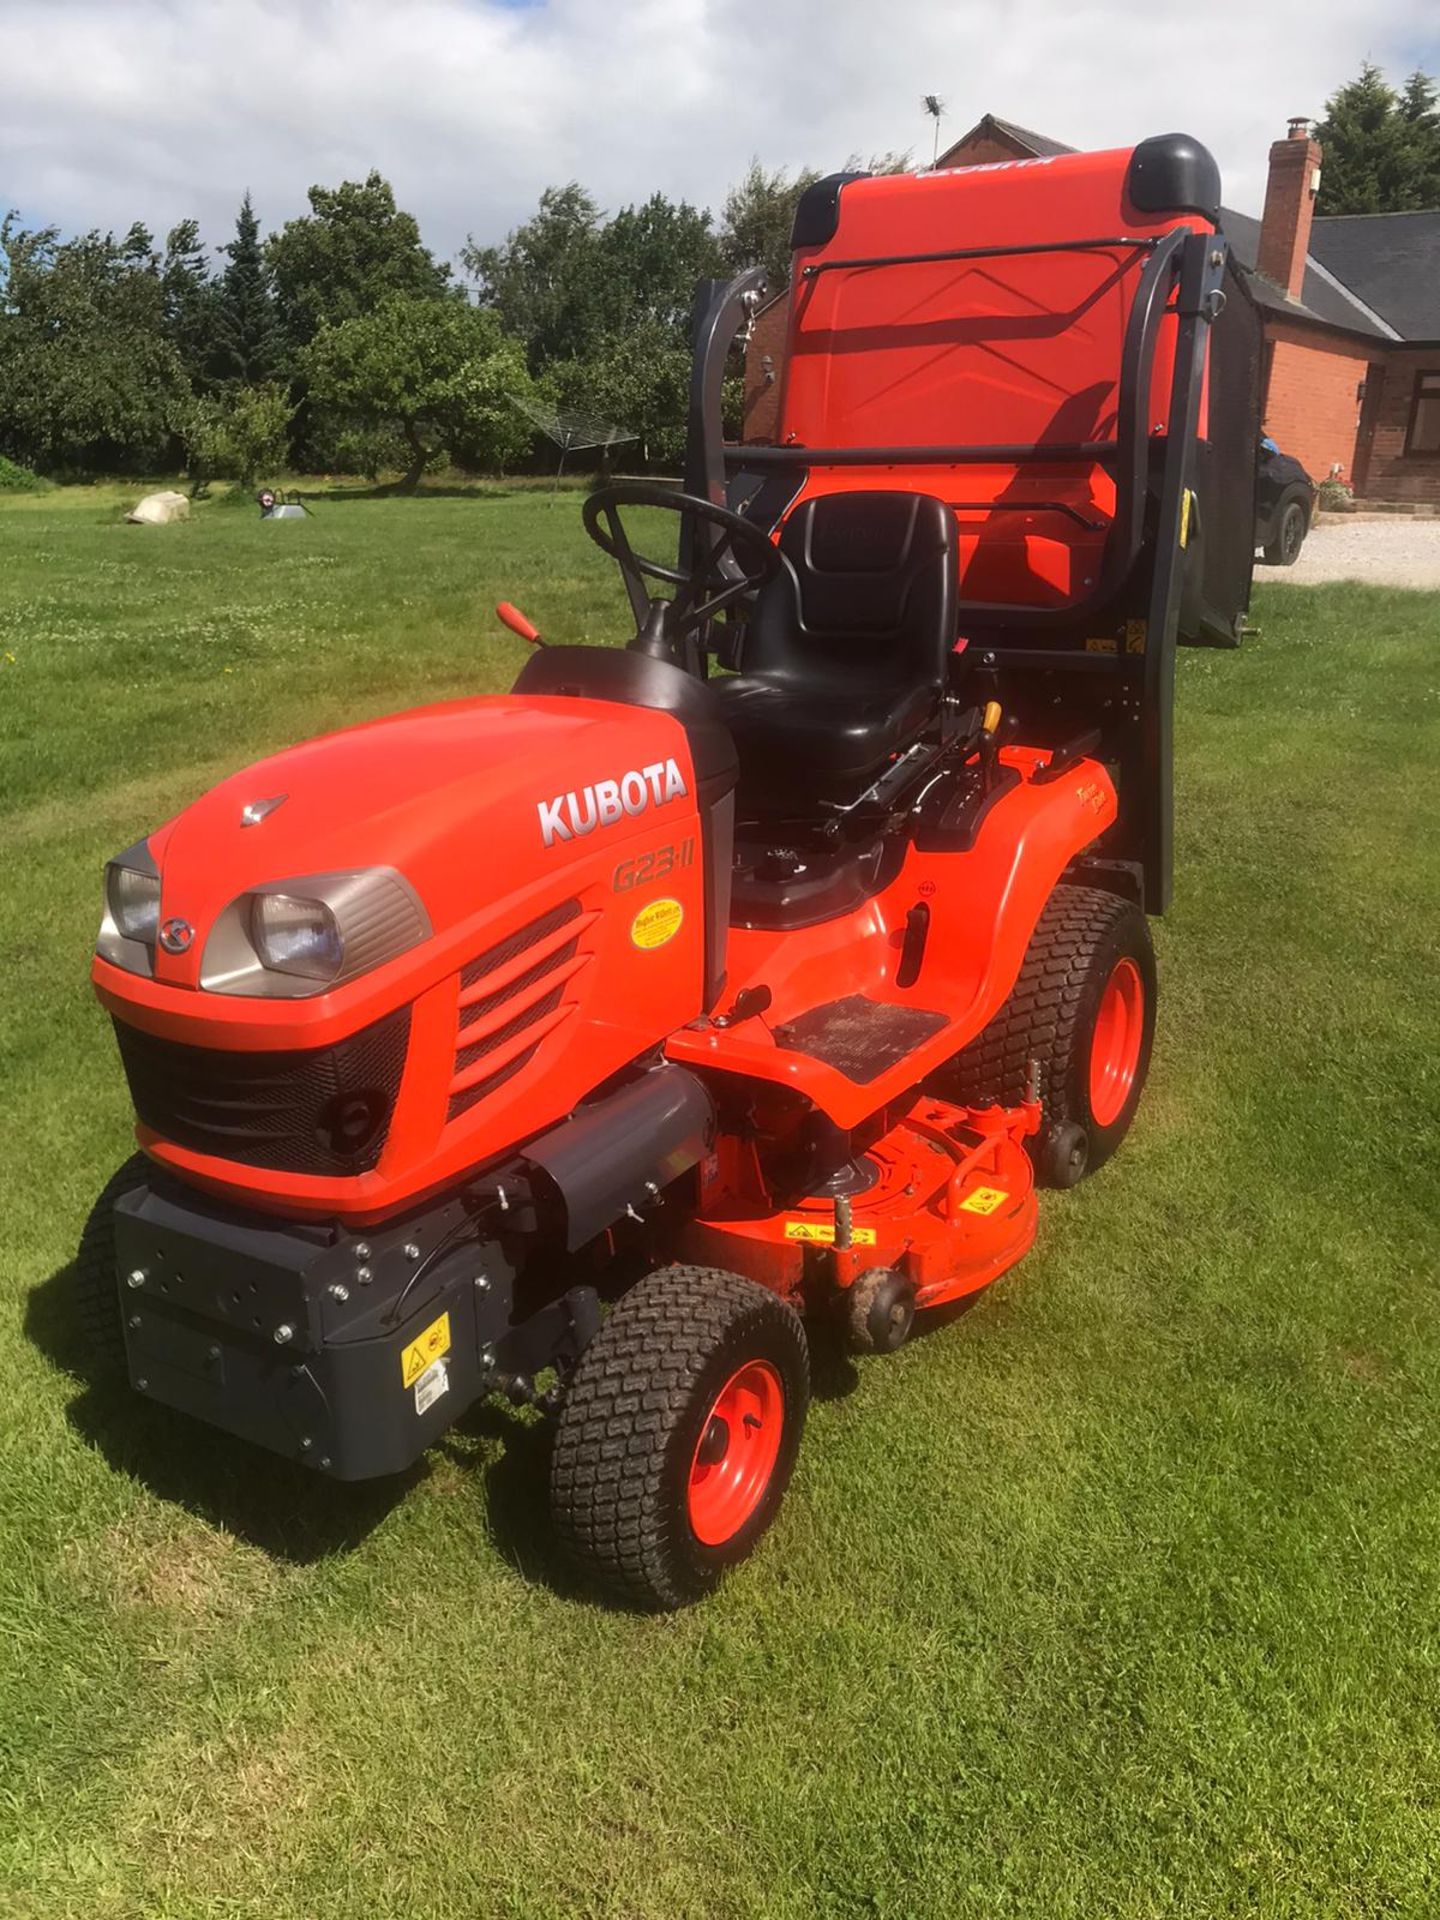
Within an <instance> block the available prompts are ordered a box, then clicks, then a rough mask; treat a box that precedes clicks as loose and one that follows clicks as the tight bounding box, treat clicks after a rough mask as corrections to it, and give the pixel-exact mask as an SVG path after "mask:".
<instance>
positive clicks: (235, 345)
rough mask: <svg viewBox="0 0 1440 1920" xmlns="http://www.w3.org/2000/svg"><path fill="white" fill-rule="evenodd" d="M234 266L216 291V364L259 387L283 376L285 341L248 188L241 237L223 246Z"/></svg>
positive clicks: (239, 221)
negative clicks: (262, 383) (265, 382)
mask: <svg viewBox="0 0 1440 1920" xmlns="http://www.w3.org/2000/svg"><path fill="white" fill-rule="evenodd" d="M222 251H223V252H224V254H225V256H226V258H227V259H228V260H229V263H230V264H229V265H228V266H227V267H226V269H225V271H224V272H223V273H222V274H221V276H220V285H219V289H218V292H217V296H216V312H215V329H214V331H215V351H214V368H215V375H216V378H217V379H219V380H221V381H226V382H229V381H238V382H240V383H241V384H242V385H244V386H253V385H255V384H257V383H260V382H264V381H267V380H274V379H276V378H278V377H279V375H280V374H281V372H282V371H283V369H284V363H285V342H284V338H283V336H282V334H281V331H280V322H279V315H278V313H277V311H276V306H275V291H274V287H273V286H272V284H271V276H270V269H269V267H268V266H267V265H266V261H265V250H264V247H263V246H262V245H261V241H260V222H259V220H258V219H257V218H256V217H255V208H254V206H253V205H252V204H251V200H250V195H249V194H248V193H247V194H246V195H245V198H244V199H243V200H242V201H241V202H240V211H239V212H238V213H237V214H236V216H235V238H234V239H233V240H232V241H230V243H229V245H228V246H226V247H224V248H223V249H222Z"/></svg>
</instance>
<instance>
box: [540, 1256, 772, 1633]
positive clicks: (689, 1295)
mask: <svg viewBox="0 0 1440 1920" xmlns="http://www.w3.org/2000/svg"><path fill="white" fill-rule="evenodd" d="M757 1358H758V1359H768V1360H771V1361H772V1362H773V1363H774V1364H775V1365H776V1366H777V1368H778V1370H779V1372H780V1375H781V1378H782V1381H783V1383H784V1387H785V1400H786V1407H785V1427H784V1432H783V1436H782V1442H781V1448H780V1456H779V1458H778V1460H777V1461H776V1464H775V1469H774V1472H773V1474H772V1476H771V1479H770V1482H769V1485H768V1487H767V1489H766V1493H765V1497H764V1499H763V1501H762V1502H761V1504H760V1506H759V1508H758V1509H757V1511H756V1512H755V1513H754V1514H753V1515H752V1516H751V1518H750V1519H749V1520H748V1521H747V1522H746V1524H745V1525H744V1526H743V1527H742V1528H741V1529H740V1531H739V1532H738V1533H737V1534H736V1535H735V1536H734V1538H733V1539H732V1540H730V1541H728V1542H726V1543H725V1545H724V1546H723V1547H706V1546H703V1545H702V1544H701V1543H700V1542H699V1541H698V1540H697V1539H696V1538H695V1536H694V1535H693V1533H692V1532H691V1531H690V1527H689V1524H688V1519H687V1517H686V1504H685V1488H686V1483H687V1480H688V1474H689V1468H690V1462H691V1460H692V1458H693V1455H694V1450H695V1446H696V1444H697V1442H698V1439H699V1435H700V1430H701V1427H702V1425H703V1423H704V1418H705V1415H706V1414H707V1412H708V1409H709V1407H710V1404H711V1402H712V1401H713V1399H714V1396H715V1393H716V1392H718V1390H719V1388H720V1387H721V1386H722V1385H723V1384H724V1382H725V1381H726V1379H728V1378H729V1376H730V1374H731V1373H732V1372H734V1370H735V1369H736V1368H737V1367H738V1366H740V1365H742V1364H743V1363H744V1362H745V1361H746V1360H747V1359H757ZM809 1396H810V1367H809V1355H808V1351H807V1347H806V1341H805V1331H804V1328H803V1326H802V1325H801V1322H800V1319H799V1316H798V1315H797V1314H796V1313H795V1312H794V1311H793V1310H792V1309H791V1308H790V1307H789V1306H787V1305H786V1304H785V1302H784V1301H783V1300H781V1299H780V1298H779V1297H778V1296H777V1295H775V1294H773V1293H771V1292H770V1291H769V1289H768V1288H766V1287H762V1286H759V1285H757V1284H756V1283H755V1282H754V1281H751V1280H744V1279H741V1278H740V1277H739V1275H737V1274H732V1273H725V1272H722V1271H720V1270H718V1269H715V1268H709V1267H687V1266H672V1267H664V1268H661V1269H660V1270H659V1271H657V1272H655V1273H652V1274H650V1275H648V1276H647V1277H646V1278H645V1279H644V1280H642V1281H640V1282H639V1283H638V1284H637V1285H636V1286H635V1287H633V1288H632V1289H631V1290H630V1292H629V1293H627V1294H626V1295H625V1296H624V1297H623V1298H622V1299H621V1300H620V1301H619V1303H618V1304H617V1306H616V1307H615V1309H614V1310H613V1312H612V1313H611V1314H610V1316H609V1318H608V1319H607V1320H606V1322H605V1325H604V1326H603V1327H602V1328H601V1330H600V1332H599V1333H598V1334H597V1335H596V1337H595V1339H594V1340H593V1341H592V1342H591V1343H590V1345H589V1347H587V1348H586V1350H585V1353H584V1354H583V1355H582V1356H581V1359H580V1362H579V1365H578V1366H577V1367H576V1369H575V1372H574V1374H573V1375H572V1377H571V1381H570V1385H569V1389H568V1391H567V1393H566V1397H565V1402H564V1405H563V1407H562V1408H561V1411H560V1416H559V1420H558V1423H557V1428H556V1434H555V1444H554V1448H553V1451H552V1455H551V1469H550V1500H551V1512H552V1516H553V1521H554V1525H555V1529H556V1533H557V1535H558V1537H559V1540H560V1542H561V1545H562V1546H563V1548H564V1549H565V1551H566V1552H567V1554H568V1555H569V1557H570V1558H571V1560H572V1561H573V1562H575V1563H576V1564H577V1565H578V1566H579V1567H580V1568H581V1569H582V1571H583V1572H584V1573H585V1574H586V1576H587V1577H588V1578H590V1579H592V1580H594V1581H596V1582H598V1583H599V1585H600V1586H601V1587H602V1588H603V1589H605V1590H606V1591H607V1592H608V1593H610V1594H611V1595H612V1596H613V1597H614V1598H616V1599H619V1600H621V1601H623V1602H625V1603H626V1604H628V1605H630V1606H634V1607H639V1608H642V1609H646V1610H650V1611H660V1610H665V1609H669V1608H673V1607H679V1606H684V1605H687V1604H689V1603H690V1602H691V1601H694V1600H697V1599H699V1598H701V1597H702V1596H703V1595H704V1594H705V1593H707V1592H708V1591H709V1590H710V1589H711V1588H712V1587H713V1586H715V1585H716V1584H717V1582H718V1581H719V1580H720V1578H721V1577H722V1575H723V1574H724V1572H725V1571H726V1569H727V1568H728V1567H729V1566H732V1565H734V1564H735V1563H736V1562H737V1561H740V1560H743V1559H744V1558H746V1556H747V1555H748V1554H749V1553H750V1552H751V1550H752V1549H753V1547H754V1545H755V1543H756V1541H757V1540H758V1539H759V1537H760V1535H761V1534H762V1533H763V1532H764V1531H765V1529H766V1527H767V1526H768V1525H769V1524H770V1521H771V1520H772V1519H773V1518H774V1514H775V1511H776V1509H777V1508H778V1506H779V1504H780V1500H781V1498H782V1497H783V1495H784V1492H785V1487H786V1484H787V1482H788V1480H789V1477H790V1473H791V1470H792V1469H793V1466H794V1461H795V1455H796V1452H797V1450H798V1447H799V1442H800V1434H801V1430H802V1428H803V1425H804V1420H805V1411H806V1407H807V1405H808V1402H809Z"/></svg>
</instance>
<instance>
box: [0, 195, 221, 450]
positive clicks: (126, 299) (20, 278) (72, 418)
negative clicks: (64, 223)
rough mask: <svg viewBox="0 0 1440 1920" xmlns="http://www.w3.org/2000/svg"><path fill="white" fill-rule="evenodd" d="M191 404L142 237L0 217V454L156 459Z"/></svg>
mask: <svg viewBox="0 0 1440 1920" xmlns="http://www.w3.org/2000/svg"><path fill="white" fill-rule="evenodd" d="M188 401H189V383H188V381H187V380H186V378H185V370H184V367H183V366H182V364H181V361H180V356H179V354H178V353H177V351H176V349H175V345H174V343H173V341H172V339H171V337H170V333H169V329H168V326H167V321H166V312H165V294H164V288H163V285H162V279H161V263H160V261H159V259H158V258H157V256H156V254H155V251H154V247H153V243H152V241H151V239H150V236H149V234H148V233H147V232H146V230H145V229H144V228H143V227H139V226H136V227H132V228H131V230H130V232H129V233H128V234H126V235H125V236H124V238H123V239H120V240H117V239H116V238H115V236H114V235H113V234H108V233H107V234H101V233H86V234H81V235H79V236H77V237H76V238H75V239H72V240H66V241H62V240H61V239H60V237H59V234H58V233H57V231H56V230H55V228H53V227H45V228H38V229H26V228H24V227H22V226H21V225H20V224H19V221H18V219H17V218H16V216H15V215H13V214H11V215H7V216H6V218H5V219H4V220H3V221H0V451H3V452H5V453H7V454H9V455H11V456H12V457H13V458H15V459H17V460H20V461H23V462H24V463H25V464H26V465H28V466H33V467H36V468H38V469H40V470H42V471H50V472H53V471H56V470H59V469H71V470H75V469H82V470H88V471H104V470H109V471H124V470H130V471H134V470H136V469H143V468H145V467H147V466H155V465H159V464H161V463H162V462H163V461H164V460H165V459H166V457H167V456H168V455H169V453H170V452H171V451H172V449H173V445H174V434H175V430H176V428H177V426H178V424H179V420H180V418H181V416H182V414H183V411H184V408H185V406H186V405H187V404H188Z"/></svg>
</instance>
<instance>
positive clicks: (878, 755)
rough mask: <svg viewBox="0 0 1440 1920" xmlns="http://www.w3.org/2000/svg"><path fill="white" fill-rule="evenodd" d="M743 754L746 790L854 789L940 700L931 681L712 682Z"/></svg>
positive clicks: (874, 772)
mask: <svg viewBox="0 0 1440 1920" xmlns="http://www.w3.org/2000/svg"><path fill="white" fill-rule="evenodd" d="M711 684H712V685H713V687H714V688H715V692H716V695H717V697H718V699H719V703H720V710H721V713H722V714H723V716H724V719H725V721H726V724H727V725H728V726H729V728H730V732H731V735H732V737H733V739H734V741H735V746H736V749H737V751H738V752H739V755H740V779H741V785H742V789H743V790H745V791H747V792H753V791H754V790H755V788H756V787H757V786H759V787H763V788H764V789H765V790H766V791H767V792H773V791H776V790H777V789H783V790H784V791H786V792H790V791H797V792H798V791H802V790H805V789H807V788H813V789H815V790H816V791H817V794H818V796H819V797H831V796H833V795H834V794H835V793H837V792H841V791H843V792H847V793H848V792H849V791H852V790H857V789H859V788H861V787H864V786H865V785H868V784H869V781H870V780H871V779H873V778H875V777H876V776H878V775H879V774H880V773H881V772H882V771H883V770H884V768H885V765H886V763H887V761H888V760H889V759H890V757H891V755H892V754H895V753H898V752H899V751H900V749H901V748H902V747H904V746H906V745H908V743H909V741H910V740H911V739H912V738H913V736H914V735H915V734H916V733H917V732H918V731H919V729H920V728H921V727H923V726H924V724H925V722H926V720H927V719H928V718H929V716H930V713H931V711H932V709H933V707H934V704H935V696H934V694H933V692H932V690H931V689H930V688H929V687H925V686H918V687H917V686H911V687H891V688H875V687H864V686H856V687H854V689H853V690H852V689H849V688H841V687H837V686H836V685H835V684H834V682H833V681H832V682H831V684H830V685H829V686H824V687H802V686H798V685H796V684H794V683H793V682H790V683H786V682H783V681H776V680H762V679H748V678H746V677H744V676H741V677H740V678H738V679H734V680H716V681H712V683H711Z"/></svg>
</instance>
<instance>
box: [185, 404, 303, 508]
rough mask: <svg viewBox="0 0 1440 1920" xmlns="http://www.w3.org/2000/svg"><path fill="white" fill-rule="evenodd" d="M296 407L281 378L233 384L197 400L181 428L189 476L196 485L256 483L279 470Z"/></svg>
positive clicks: (249, 484)
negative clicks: (225, 481) (228, 481)
mask: <svg viewBox="0 0 1440 1920" xmlns="http://www.w3.org/2000/svg"><path fill="white" fill-rule="evenodd" d="M294 411H295V409H294V407H293V405H292V404H291V400H290V396H289V394H288V393H287V392H286V390H285V388H284V387H283V386H281V385H280V384H279V382H278V381H267V382H265V383H264V384H263V385H260V386H254V387H242V386H231V387H227V388H224V389H222V390H221V392H219V393H218V394H214V395H205V396H202V397H201V398H199V399H197V400H195V401H194V402H193V403H192V405H191V406H190V408H189V411H188V413H187V414H186V417H185V421H184V425H183V427H182V429H181V433H182V438H183V439H184V442H185V451H186V455H187V457H188V462H189V468H190V476H191V478H192V479H193V480H194V481H195V483H196V485H197V486H203V484H204V483H205V482H206V481H207V480H216V479H231V480H238V481H239V482H240V484H241V486H242V487H253V486H254V485H255V482H256V481H257V480H258V479H260V478H261V477H262V475H264V474H267V473H270V474H273V473H276V472H278V471H279V470H280V469H281V468H282V467H283V466H284V465H285V458H286V453H287V451H288V440H287V435H288V433H289V428H290V416H291V414H292V413H293V412H294Z"/></svg>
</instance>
